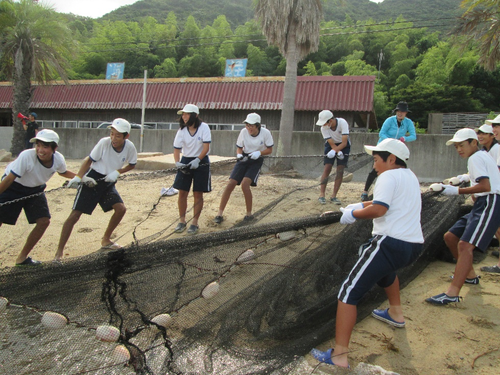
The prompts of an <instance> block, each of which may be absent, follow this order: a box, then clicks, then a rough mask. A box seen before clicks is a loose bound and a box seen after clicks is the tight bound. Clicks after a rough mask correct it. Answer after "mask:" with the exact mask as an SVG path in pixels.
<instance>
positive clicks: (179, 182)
mask: <svg viewBox="0 0 500 375" xmlns="http://www.w3.org/2000/svg"><path fill="white" fill-rule="evenodd" d="M194 159H196V158H187V157H185V156H183V157H182V158H181V163H183V164H189V163H190V162H191V161H192V160H194ZM191 184H193V191H201V192H203V193H208V192H210V191H212V176H211V174H210V159H209V158H208V155H207V156H205V157H204V158H203V160H201V161H200V166H199V167H198V168H196V169H189V167H188V168H187V169H183V170H179V171H177V175H176V176H175V181H174V188H176V189H178V190H183V191H189V190H190V189H191Z"/></svg>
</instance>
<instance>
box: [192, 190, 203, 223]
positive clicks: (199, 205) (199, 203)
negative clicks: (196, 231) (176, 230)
mask: <svg viewBox="0 0 500 375" xmlns="http://www.w3.org/2000/svg"><path fill="white" fill-rule="evenodd" d="M193 196H194V216H193V225H198V219H199V218H200V215H201V210H203V192H202V191H193Z"/></svg>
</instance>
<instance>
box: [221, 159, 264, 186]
mask: <svg viewBox="0 0 500 375" xmlns="http://www.w3.org/2000/svg"><path fill="white" fill-rule="evenodd" d="M247 157H248V156H247ZM262 164H264V158H258V159H257V160H253V159H250V158H248V159H247V160H246V161H243V160H238V161H237V162H236V165H235V166H234V168H233V171H232V172H231V176H229V178H230V179H232V180H235V181H236V182H237V183H238V185H239V184H241V181H243V178H245V177H247V178H249V179H250V180H252V182H251V184H250V186H257V180H258V179H259V175H260V168H261V167H262Z"/></svg>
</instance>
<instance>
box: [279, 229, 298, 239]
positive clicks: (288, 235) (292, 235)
mask: <svg viewBox="0 0 500 375" xmlns="http://www.w3.org/2000/svg"><path fill="white" fill-rule="evenodd" d="M297 234H298V233H297V231H294V230H289V231H287V232H281V233H278V234H277V237H278V238H279V239H280V240H281V241H288V240H291V239H292V238H295V237H297Z"/></svg>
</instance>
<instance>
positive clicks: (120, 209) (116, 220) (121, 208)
mask: <svg viewBox="0 0 500 375" xmlns="http://www.w3.org/2000/svg"><path fill="white" fill-rule="evenodd" d="M113 211H114V212H113V215H112V216H111V219H109V223H108V227H107V228H106V231H105V232H104V236H103V237H102V239H101V245H102V246H107V245H110V244H112V243H113V241H111V235H112V234H113V231H114V230H115V229H116V227H117V226H118V224H120V221H122V219H123V216H125V213H126V212H127V208H126V207H125V205H124V204H123V203H115V204H114V205H113Z"/></svg>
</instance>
